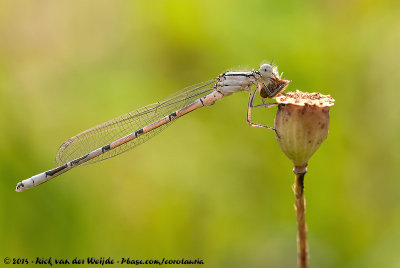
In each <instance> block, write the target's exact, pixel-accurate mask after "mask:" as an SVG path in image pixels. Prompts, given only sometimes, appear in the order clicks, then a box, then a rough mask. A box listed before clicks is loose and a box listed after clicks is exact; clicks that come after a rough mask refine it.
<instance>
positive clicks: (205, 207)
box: [0, 0, 400, 268]
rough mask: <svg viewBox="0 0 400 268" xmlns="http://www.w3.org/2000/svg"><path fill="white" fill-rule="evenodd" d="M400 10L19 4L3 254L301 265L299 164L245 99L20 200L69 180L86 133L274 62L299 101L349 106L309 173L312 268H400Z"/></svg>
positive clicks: (8, 111)
mask: <svg viewBox="0 0 400 268" xmlns="http://www.w3.org/2000/svg"><path fill="white" fill-rule="evenodd" d="M399 5H400V4H399V2H398V1H377V0H366V1H356V0H355V1H327V0H325V1H291V0H287V1H261V0H259V1H183V0H181V1H174V0H170V1H153V2H151V3H150V2H148V1H147V2H146V1H121V0H118V1H22V0H21V1H1V2H0V40H1V42H0V114H1V116H0V123H1V132H0V148H1V155H0V160H1V165H0V176H1V180H0V206H1V211H2V213H1V216H0V217H1V218H0V240H1V241H2V243H1V245H0V252H1V256H2V257H3V258H4V257H6V256H9V257H28V258H31V259H33V258H35V257H36V256H39V257H46V256H47V257H50V256H53V257H66V258H75V257H76V256H78V257H87V256H94V257H96V256H98V257H101V256H105V257H108V256H111V257H113V258H120V257H131V258H136V259H141V258H159V257H167V258H182V257H186V258H201V259H204V260H205V262H206V265H205V267H294V266H295V263H296V240H295V237H296V223H295V214H294V211H293V201H294V197H293V193H292V190H291V184H292V180H293V174H292V172H291V169H292V166H291V163H290V162H289V160H288V159H287V158H286V157H285V156H284V155H283V153H282V152H281V151H280V150H279V148H278V146H277V144H276V141H275V137H274V134H273V132H272V131H266V130H263V129H256V128H250V127H248V126H247V125H246V123H245V111H246V105H247V95H246V94H245V93H239V94H237V95H236V94H235V95H233V96H231V97H229V98H226V99H224V100H223V101H221V102H219V103H217V104H216V105H214V106H213V107H209V108H204V109H202V110H199V111H196V112H194V113H192V114H190V115H189V116H186V117H184V118H182V119H180V120H178V121H177V122H176V123H174V124H173V126H171V127H170V128H168V129H167V130H165V131H164V133H163V134H162V135H160V136H157V137H156V138H154V139H152V140H151V141H149V142H148V143H146V144H144V145H142V146H140V147H138V148H136V149H135V150H134V151H132V152H129V153H126V154H124V155H121V156H118V157H116V158H114V159H111V160H108V161H105V162H102V163H100V164H95V165H90V166H87V167H82V168H78V169H76V170H73V171H71V172H68V173H66V174H64V175H62V176H61V177H59V178H57V180H54V181H52V182H50V183H46V184H44V185H42V186H40V187H38V188H36V189H32V190H29V191H27V192H24V193H20V194H17V193H15V192H14V191H13V189H14V187H15V185H16V183H17V182H18V181H20V180H23V179H26V178H28V177H30V176H32V175H34V174H37V173H39V172H42V171H44V170H48V169H51V168H53V167H54V163H53V161H52V156H53V155H54V154H55V152H56V149H57V148H58V146H59V145H60V144H61V143H62V142H63V141H64V140H67V139H68V138H69V137H71V136H73V135H74V134H76V133H78V132H80V131H82V130H85V129H86V128H89V127H91V126H93V125H96V124H98V123H101V122H103V121H105V120H108V119H111V118H113V117H115V116H118V115H120V114H123V113H126V112H128V111H130V110H133V109H136V108H139V107H141V106H144V105H146V104H149V103H152V102H155V101H157V100H159V99H162V98H164V97H166V96H168V95H169V94H171V93H173V92H175V91H177V90H179V89H181V88H183V87H185V86H187V85H191V84H195V83H198V82H201V81H204V80H208V79H210V78H213V77H216V76H217V75H218V74H220V73H222V72H224V71H226V70H228V69H253V68H258V66H259V64H260V63H262V62H263V61H268V62H269V61H271V60H273V61H274V63H275V64H277V65H278V66H279V70H280V71H283V72H284V77H285V78H288V79H290V80H292V81H293V82H292V84H291V85H290V87H289V89H288V90H295V89H300V90H302V91H309V92H313V91H319V92H321V93H324V94H331V95H332V96H333V97H334V98H335V99H336V105H335V106H334V107H333V108H332V109H331V126H330V135H329V137H328V139H327V141H326V142H325V143H324V144H323V145H322V147H321V148H320V149H319V151H318V152H317V153H316V154H315V155H314V156H313V158H312V159H311V161H310V163H309V173H308V174H307V176H306V198H307V223H308V230H309V245H310V252H311V256H310V262H311V266H312V267H325V268H329V267H399V266H400V255H399V254H398V252H399V251H400V242H399V241H400V240H399V239H400V233H399V226H400V203H399V202H398V196H399V195H400V180H399V179H400V177H399V175H396V172H397V171H396V165H398V164H399V163H400V145H399V138H400V124H399V115H400V105H399V104H398V103H397V102H398V100H399V99H400V90H398V86H396V85H398V84H399V82H400V81H399V80H400V75H399V70H400V57H399V42H400V13H399V11H400V9H399ZM273 117H274V111H273V109H270V110H268V111H266V110H264V109H263V110H260V111H256V112H255V121H257V122H263V123H266V124H269V125H271V124H272V123H273Z"/></svg>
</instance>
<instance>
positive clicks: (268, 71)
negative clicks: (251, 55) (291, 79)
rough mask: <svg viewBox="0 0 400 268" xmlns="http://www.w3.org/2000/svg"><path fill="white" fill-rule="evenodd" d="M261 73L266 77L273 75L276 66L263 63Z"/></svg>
mask: <svg viewBox="0 0 400 268" xmlns="http://www.w3.org/2000/svg"><path fill="white" fill-rule="evenodd" d="M260 73H261V74H262V75H263V76H265V77H273V76H274V75H273V74H274V68H273V67H272V66H271V65H270V64H263V65H261V67H260Z"/></svg>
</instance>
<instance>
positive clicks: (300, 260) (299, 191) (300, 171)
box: [293, 167, 308, 268]
mask: <svg viewBox="0 0 400 268" xmlns="http://www.w3.org/2000/svg"><path fill="white" fill-rule="evenodd" d="M306 172H307V169H306V168H299V167H295V168H294V169H293V173H294V174H295V179H294V185H293V192H294V195H295V198H296V204H295V210H296V217H297V267H298V268H307V267H308V245H307V226H306V217H305V213H306V201H305V198H304V175H305V174H306Z"/></svg>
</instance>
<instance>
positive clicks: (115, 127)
mask: <svg viewBox="0 0 400 268" xmlns="http://www.w3.org/2000/svg"><path fill="white" fill-rule="evenodd" d="M215 82H216V80H215V79H214V80H210V81H206V82H203V83H199V84H196V85H193V86H190V87H187V88H184V89H182V90H181V91H178V92H176V93H174V94H173V95H171V96H169V97H168V98H166V99H164V100H162V101H159V102H157V103H153V104H150V105H147V106H145V107H142V108H140V109H137V110H134V111H132V112H130V113H127V114H124V115H121V116H119V117H116V118H114V119H112V120H110V121H107V122H105V123H102V124H100V125H98V126H95V127H93V128H90V129H88V130H85V131H84V132H81V133H79V134H78V135H75V136H73V137H72V138H70V139H69V140H67V141H66V142H64V144H63V145H61V146H60V148H59V149H58V151H57V154H56V163H57V165H63V164H65V163H68V162H70V161H72V160H74V159H77V158H79V157H81V156H84V155H86V154H88V153H90V152H92V151H94V150H96V149H98V148H101V147H103V146H105V145H107V144H110V143H111V142H113V141H115V140H118V139H120V138H122V137H125V136H126V135H128V134H131V133H133V132H135V131H136V130H139V129H141V128H143V127H145V126H147V125H149V124H151V123H153V122H155V121H157V120H159V119H161V118H163V117H164V116H167V115H169V114H171V113H173V112H175V111H177V110H179V109H181V108H183V107H185V106H187V105H189V104H191V103H192V102H193V101H195V100H196V99H198V98H200V97H202V96H204V95H206V94H208V93H209V92H211V91H212V90H213V86H214V84H215ZM172 122H173V121H171V122H170V123H167V124H165V125H162V126H160V127H158V128H156V129H154V130H153V131H150V132H147V133H145V134H143V135H141V136H139V137H138V138H136V139H133V140H132V141H130V142H127V143H125V144H123V145H121V146H119V147H117V148H114V149H113V150H110V151H108V152H105V153H104V154H101V155H99V156H98V157H96V158H93V159H92V160H89V161H88V162H86V163H85V164H92V163H95V162H99V161H102V160H105V159H108V158H111V157H113V156H116V155H118V154H121V153H123V152H126V151H128V150H130V149H132V148H134V147H135V146H138V145H140V144H142V143H144V142H145V141H147V140H149V139H150V138H152V137H154V136H155V135H157V134H158V133H160V132H161V131H162V130H164V129H165V128H166V127H167V126H169V125H170V124H171V123H172Z"/></svg>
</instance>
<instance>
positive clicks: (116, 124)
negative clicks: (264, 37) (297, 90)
mask: <svg viewBox="0 0 400 268" xmlns="http://www.w3.org/2000/svg"><path fill="white" fill-rule="evenodd" d="M289 83H290V81H288V80H284V79H282V78H281V75H279V74H278V70H277V68H276V67H274V66H272V65H270V64H263V65H261V67H260V69H259V70H253V71H234V72H231V71H229V72H225V73H223V74H220V75H219V76H218V77H217V78H216V79H213V80H210V81H206V82H203V83H200V84H197V85H193V86H190V87H187V88H185V89H183V90H181V91H178V92H176V93H175V94H173V95H171V96H170V97H168V98H166V99H164V100H162V101H159V102H157V103H154V104H150V105H148V106H145V107H142V108H140V109H137V110H134V111H132V112H130V113H127V114H125V115H122V116H120V117H117V118H114V119H112V120H110V121H107V122H105V123H103V124H100V125H98V126H95V127H93V128H90V129H88V130H85V131H83V132H82V133H80V134H78V135H76V136H73V137H72V138H70V139H69V140H67V141H66V142H65V143H64V144H63V145H61V147H60V148H59V149H58V152H57V154H56V163H57V164H58V165H59V166H58V167H56V168H54V169H51V170H48V171H46V172H42V173H40V174H38V175H35V176H33V177H30V178H29V179H26V180H24V181H22V182H19V183H18V184H17V187H16V191H17V192H22V191H24V190H26V189H30V188H32V187H35V186H37V185H39V184H42V183H44V182H46V181H49V180H51V179H52V178H54V177H56V176H58V175H60V174H62V173H64V172H66V171H68V170H70V169H72V168H74V167H77V166H80V165H82V164H92V163H95V162H99V161H102V160H105V159H108V158H110V157H114V156H116V155H118V154H121V153H123V152H126V151H128V150H130V149H132V148H134V147H135V146H138V145H140V144H142V143H144V142H145V141H147V140H149V139H150V138H152V137H154V136H155V135H156V134H158V133H160V132H161V131H162V130H163V129H165V128H166V127H167V126H169V125H170V123H171V122H173V121H174V120H175V119H177V118H179V117H181V116H183V115H185V114H187V113H189V112H191V111H194V110H196V109H198V108H201V107H203V106H210V105H212V104H214V103H215V102H216V101H217V100H220V99H222V98H223V97H227V96H229V95H231V94H232V93H235V92H239V91H246V92H248V93H249V101H248V105H247V123H248V124H249V125H250V126H253V127H261V128H266V129H272V130H274V128H272V127H268V126H264V125H261V124H257V123H253V122H251V109H252V108H255V107H272V106H275V105H277V104H276V103H266V101H265V99H266V98H274V97H275V96H276V95H277V94H279V93H280V92H282V91H283V90H284V89H285V88H286V87H287V86H288V85H289ZM252 86H255V87H256V88H255V89H254V91H252V89H251V87H252ZM257 92H259V94H260V97H261V100H262V102H263V103H262V104H259V105H254V99H255V96H256V95H257Z"/></svg>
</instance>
